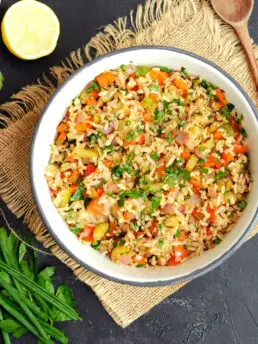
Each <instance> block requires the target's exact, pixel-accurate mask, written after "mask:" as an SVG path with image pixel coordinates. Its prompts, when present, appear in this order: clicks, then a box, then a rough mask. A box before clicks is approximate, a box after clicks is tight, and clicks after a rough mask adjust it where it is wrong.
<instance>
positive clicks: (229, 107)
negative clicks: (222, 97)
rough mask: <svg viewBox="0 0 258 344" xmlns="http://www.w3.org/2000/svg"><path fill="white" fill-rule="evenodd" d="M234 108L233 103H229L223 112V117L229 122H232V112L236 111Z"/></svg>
mask: <svg viewBox="0 0 258 344" xmlns="http://www.w3.org/2000/svg"><path fill="white" fill-rule="evenodd" d="M234 107H235V106H234V105H233V104H231V103H228V104H227V105H226V106H225V108H224V110H223V112H222V115H223V116H224V117H225V118H226V120H227V121H229V120H230V114H231V111H232V110H233V109H234Z"/></svg>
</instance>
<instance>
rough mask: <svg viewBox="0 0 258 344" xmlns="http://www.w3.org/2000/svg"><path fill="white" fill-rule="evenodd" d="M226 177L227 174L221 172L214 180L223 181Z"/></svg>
mask: <svg viewBox="0 0 258 344" xmlns="http://www.w3.org/2000/svg"><path fill="white" fill-rule="evenodd" d="M225 176H226V173H225V172H222V171H219V172H218V173H217V174H216V176H215V177H214V180H219V179H223V178H224V177H225Z"/></svg>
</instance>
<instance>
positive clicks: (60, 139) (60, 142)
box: [56, 131, 66, 146]
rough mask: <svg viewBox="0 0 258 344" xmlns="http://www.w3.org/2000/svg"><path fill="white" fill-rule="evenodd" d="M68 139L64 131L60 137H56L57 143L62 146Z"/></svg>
mask: <svg viewBox="0 0 258 344" xmlns="http://www.w3.org/2000/svg"><path fill="white" fill-rule="evenodd" d="M65 140H66V132H64V131H62V132H61V133H60V134H59V135H58V138H57V139H56V144H57V145H58V146H61V145H62V144H63V143H64V142H65Z"/></svg>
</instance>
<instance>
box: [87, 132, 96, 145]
mask: <svg viewBox="0 0 258 344" xmlns="http://www.w3.org/2000/svg"><path fill="white" fill-rule="evenodd" d="M89 139H90V143H92V144H95V143H96V142H97V139H98V138H97V135H95V134H91V135H90V137H89Z"/></svg>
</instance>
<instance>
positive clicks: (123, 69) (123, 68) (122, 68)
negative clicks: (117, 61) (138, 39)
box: [120, 64, 126, 73]
mask: <svg viewBox="0 0 258 344" xmlns="http://www.w3.org/2000/svg"><path fill="white" fill-rule="evenodd" d="M120 68H121V70H122V72H123V73H124V72H125V71H126V65H124V64H121V66H120Z"/></svg>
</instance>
